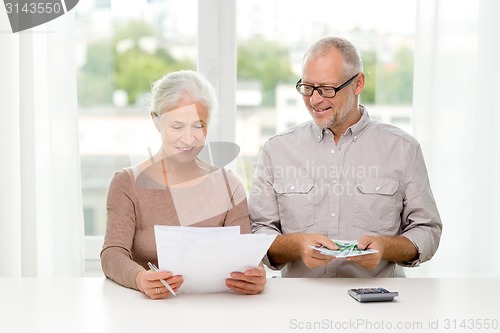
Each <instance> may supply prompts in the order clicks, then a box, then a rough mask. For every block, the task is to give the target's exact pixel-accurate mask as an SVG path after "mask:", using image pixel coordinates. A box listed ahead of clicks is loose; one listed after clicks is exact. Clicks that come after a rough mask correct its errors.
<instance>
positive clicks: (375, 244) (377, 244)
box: [347, 236, 384, 269]
mask: <svg viewBox="0 0 500 333" xmlns="http://www.w3.org/2000/svg"><path fill="white" fill-rule="evenodd" d="M358 249H360V250H366V249H373V250H377V251H378V252H377V253H372V254H366V255H363V256H355V257H348V258H347V260H348V261H353V262H355V263H357V264H358V265H360V266H362V267H364V268H367V269H374V268H376V267H377V266H378V264H379V263H380V260H382V257H383V254H384V241H383V238H382V237H377V236H364V237H363V238H361V240H360V241H359V243H358Z"/></svg>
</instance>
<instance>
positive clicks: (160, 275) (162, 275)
mask: <svg viewBox="0 0 500 333" xmlns="http://www.w3.org/2000/svg"><path fill="white" fill-rule="evenodd" d="M172 276H173V274H172V272H153V271H148V274H147V275H145V278H146V279H147V280H149V281H155V280H160V279H163V280H166V279H169V278H171V277H172Z"/></svg>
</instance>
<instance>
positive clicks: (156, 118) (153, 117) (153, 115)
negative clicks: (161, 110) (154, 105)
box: [149, 112, 160, 132]
mask: <svg viewBox="0 0 500 333" xmlns="http://www.w3.org/2000/svg"><path fill="white" fill-rule="evenodd" d="M149 114H150V115H151V120H152V121H153V123H154V124H155V127H156V129H157V130H158V132H159V131H160V116H159V115H158V114H157V113H155V112H150V113H149Z"/></svg>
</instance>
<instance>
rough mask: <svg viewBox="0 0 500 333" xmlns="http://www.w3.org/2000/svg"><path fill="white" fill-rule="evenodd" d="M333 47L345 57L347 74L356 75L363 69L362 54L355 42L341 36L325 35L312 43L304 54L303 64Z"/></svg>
mask: <svg viewBox="0 0 500 333" xmlns="http://www.w3.org/2000/svg"><path fill="white" fill-rule="evenodd" d="M332 48H335V49H337V50H338V51H339V52H340V54H341V55H342V58H343V59H344V63H345V67H344V71H345V74H346V75H354V74H355V73H352V72H354V71H355V72H356V73H360V72H362V71H363V61H362V60H361V55H360V53H359V51H358V49H357V48H356V46H354V44H353V43H351V42H350V41H348V40H347V39H344V38H340V37H324V38H321V39H320V40H318V41H316V42H315V43H314V44H312V45H311V46H310V47H309V48H308V49H307V51H306V53H305V54H304V59H303V62H302V64H303V65H304V64H305V63H306V62H307V61H309V59H310V58H311V57H316V56H321V55H324V54H326V53H327V52H328V51H330V50H331V49H332Z"/></svg>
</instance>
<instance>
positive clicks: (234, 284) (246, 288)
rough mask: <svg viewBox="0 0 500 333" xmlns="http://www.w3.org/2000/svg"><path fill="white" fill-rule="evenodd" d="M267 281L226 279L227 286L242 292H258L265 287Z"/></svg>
mask: <svg viewBox="0 0 500 333" xmlns="http://www.w3.org/2000/svg"><path fill="white" fill-rule="evenodd" d="M264 283H265V281H262V283H260V284H255V283H250V282H246V281H242V280H234V279H226V286H227V287H229V288H231V289H232V290H234V291H237V292H239V293H242V294H249V295H250V294H256V293H258V292H260V291H261V290H262V289H263V288H264Z"/></svg>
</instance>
